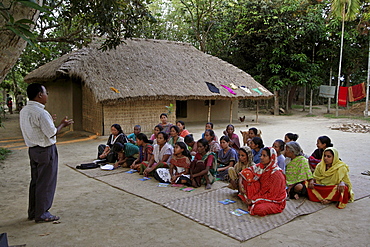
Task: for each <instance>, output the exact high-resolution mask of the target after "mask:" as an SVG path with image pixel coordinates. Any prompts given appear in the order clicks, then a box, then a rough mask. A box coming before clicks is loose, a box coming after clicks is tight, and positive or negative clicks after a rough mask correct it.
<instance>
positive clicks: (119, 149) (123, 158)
mask: <svg viewBox="0 0 370 247" xmlns="http://www.w3.org/2000/svg"><path fill="white" fill-rule="evenodd" d="M112 151H113V152H115V153H116V154H117V162H116V163H114V165H113V166H114V169H116V168H118V167H119V166H121V167H125V168H126V167H130V166H131V165H132V163H133V162H134V161H135V160H136V159H137V158H138V157H139V147H138V146H137V145H135V144H133V143H131V142H127V143H125V144H122V143H120V142H116V143H114V145H113V146H112Z"/></svg>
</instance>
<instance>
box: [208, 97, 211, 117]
mask: <svg viewBox="0 0 370 247" xmlns="http://www.w3.org/2000/svg"><path fill="white" fill-rule="evenodd" d="M207 122H211V100H208V117H207Z"/></svg>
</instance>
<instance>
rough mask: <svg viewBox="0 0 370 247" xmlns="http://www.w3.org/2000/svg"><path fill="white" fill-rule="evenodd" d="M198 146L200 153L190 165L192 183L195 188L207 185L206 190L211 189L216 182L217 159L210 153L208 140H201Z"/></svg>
mask: <svg viewBox="0 0 370 247" xmlns="http://www.w3.org/2000/svg"><path fill="white" fill-rule="evenodd" d="M197 146H198V152H197V154H196V155H195V157H194V160H193V161H192V162H191V165H190V181H191V184H192V186H193V187H195V188H198V187H200V186H201V185H202V184H205V185H206V189H211V184H213V183H214V181H215V180H216V179H215V176H216V169H217V162H216V157H215V154H214V153H213V152H211V151H209V143H208V141H207V140H206V139H200V140H199V141H198V142H197Z"/></svg>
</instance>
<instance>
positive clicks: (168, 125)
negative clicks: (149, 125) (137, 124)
mask: <svg viewBox="0 0 370 247" xmlns="http://www.w3.org/2000/svg"><path fill="white" fill-rule="evenodd" d="M159 118H160V119H161V122H160V123H159V124H158V125H160V126H162V128H163V130H161V131H163V132H164V133H166V134H167V135H168V134H170V128H171V126H173V124H172V123H169V122H168V115H167V114H166V113H162V114H161V115H160V116H159Z"/></svg>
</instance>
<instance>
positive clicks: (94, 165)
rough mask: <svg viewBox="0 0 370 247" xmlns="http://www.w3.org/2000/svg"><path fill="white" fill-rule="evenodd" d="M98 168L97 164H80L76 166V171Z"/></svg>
mask: <svg viewBox="0 0 370 247" xmlns="http://www.w3.org/2000/svg"><path fill="white" fill-rule="evenodd" d="M98 167H100V165H99V164H95V163H85V164H81V165H79V166H76V169H94V168H98Z"/></svg>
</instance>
